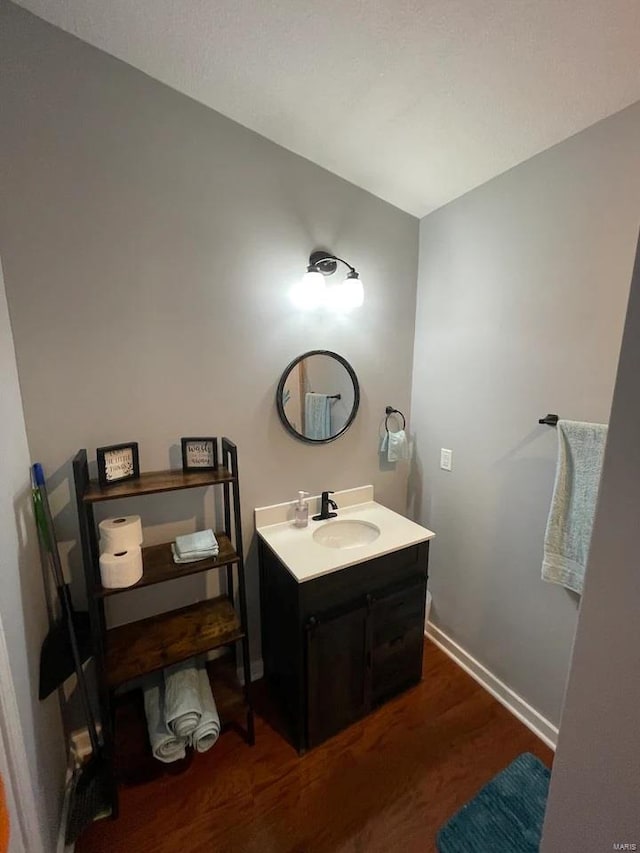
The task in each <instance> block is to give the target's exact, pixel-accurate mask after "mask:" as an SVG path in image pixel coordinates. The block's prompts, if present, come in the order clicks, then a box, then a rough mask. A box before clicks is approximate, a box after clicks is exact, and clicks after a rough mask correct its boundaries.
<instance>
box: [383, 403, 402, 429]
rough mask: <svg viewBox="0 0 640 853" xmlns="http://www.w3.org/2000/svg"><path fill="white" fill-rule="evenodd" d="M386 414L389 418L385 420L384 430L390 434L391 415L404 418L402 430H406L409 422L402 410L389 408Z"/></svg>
mask: <svg viewBox="0 0 640 853" xmlns="http://www.w3.org/2000/svg"><path fill="white" fill-rule="evenodd" d="M385 412H386V414H387V416H386V418H385V419H384V428H385V429H386V431H387V432H389V418H390V417H391V415H400V417H401V418H402V429H406V427H407V421H406V418H405V416H404V415H403V414H402V412H401V411H400V409H394V408H393V406H387V408H386V409H385Z"/></svg>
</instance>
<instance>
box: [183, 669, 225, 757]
mask: <svg viewBox="0 0 640 853" xmlns="http://www.w3.org/2000/svg"><path fill="white" fill-rule="evenodd" d="M198 686H199V688H200V703H201V705H202V716H201V717H200V722H199V723H198V725H197V726H196V728H195V729H194V731H193V733H192V734H191V740H190V743H191V746H192V747H193V748H194V749H195V750H197V751H198V752H206V751H207V750H208V749H211V747H212V746H213V745H214V743H215V742H216V741H217V740H218V736H219V735H220V717H219V716H218V709H217V708H216V703H215V699H214V698H213V693H212V692H211V685H210V684H209V676H208V675H207V669H206V667H205V666H204V665H202V666H200V667H199V668H198Z"/></svg>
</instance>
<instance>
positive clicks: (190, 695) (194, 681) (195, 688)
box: [164, 659, 202, 738]
mask: <svg viewBox="0 0 640 853" xmlns="http://www.w3.org/2000/svg"><path fill="white" fill-rule="evenodd" d="M164 712H165V722H166V724H167V726H168V727H169V728H170V729H171V731H172V732H173V733H174V734H175V735H177V736H178V737H182V738H188V737H189V735H191V733H192V732H193V730H194V729H195V728H196V726H197V725H198V723H199V722H200V717H201V716H202V705H201V703H200V690H199V682H198V670H197V669H196V665H195V662H194V661H193V659H191V660H187V661H184V662H183V663H177V664H174V665H173V666H169V667H167V668H166V669H165V670H164Z"/></svg>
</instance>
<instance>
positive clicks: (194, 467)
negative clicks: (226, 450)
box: [180, 436, 218, 471]
mask: <svg viewBox="0 0 640 853" xmlns="http://www.w3.org/2000/svg"><path fill="white" fill-rule="evenodd" d="M180 442H181V444H182V470H183V471H215V470H216V469H217V467H218V439H217V438H214V437H212V436H206V437H204V438H203V437H188V438H181V439H180Z"/></svg>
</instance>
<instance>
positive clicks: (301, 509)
mask: <svg viewBox="0 0 640 853" xmlns="http://www.w3.org/2000/svg"><path fill="white" fill-rule="evenodd" d="M308 495H309V492H303V491H300V492H298V502H297V503H296V515H295V525H296V527H306V526H307V525H308V524H309V504H308V503H307V502H306V501H305V498H306V497H308Z"/></svg>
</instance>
